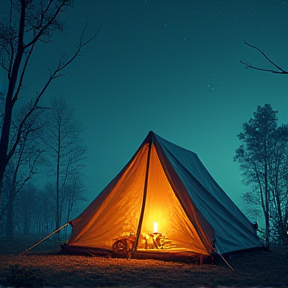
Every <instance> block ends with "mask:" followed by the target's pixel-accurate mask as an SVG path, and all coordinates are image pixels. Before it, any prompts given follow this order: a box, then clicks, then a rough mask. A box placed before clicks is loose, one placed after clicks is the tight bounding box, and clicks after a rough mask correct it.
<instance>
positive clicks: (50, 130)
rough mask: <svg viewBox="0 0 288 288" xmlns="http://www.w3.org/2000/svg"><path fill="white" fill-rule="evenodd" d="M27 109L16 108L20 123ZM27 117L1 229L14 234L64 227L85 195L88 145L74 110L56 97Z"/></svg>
mask: <svg viewBox="0 0 288 288" xmlns="http://www.w3.org/2000/svg"><path fill="white" fill-rule="evenodd" d="M28 106H29V105H28ZM27 109H29V107H25V108H24V111H23V109H21V110H20V114H19V115H17V114H16V115H17V116H18V117H15V118H16V119H15V125H16V127H17V119H18V118H19V119H21V115H22V113H25V111H26V110H27ZM25 123H26V125H25V129H23V133H22V134H21V139H20V142H19V145H18V148H17V149H16V150H15V153H14V154H13V156H12V158H11V160H10V161H9V164H8V165H7V168H6V171H5V177H4V182H3V188H4V189H3V194H2V207H1V210H0V220H1V223H2V231H1V234H2V235H3V234H4V235H6V237H9V238H13V237H14V234H15V233H16V234H23V235H29V234H40V235H43V233H47V232H48V231H51V230H54V229H55V227H56V228H59V227H60V225H61V224H63V222H65V223H66V222H67V221H68V220H71V219H70V217H71V216H72V215H71V214H72V213H73V212H74V210H75V205H76V204H77V202H78V201H85V196H84V195H85V193H84V192H85V187H84V184H83V175H82V169H83V168H84V167H85V157H86V152H87V151H86V149H85V148H84V146H83V139H82V138H81V132H82V127H81V124H80V122H79V121H78V120H77V119H76V117H75V114H74V111H73V110H71V109H70V108H69V107H68V106H67V104H66V102H65V101H64V100H63V99H56V98H55V99H54V100H53V101H51V107H50V108H39V109H36V110H35V111H34V113H32V114H31V116H30V117H29V119H28V120H27V121H26V122H25ZM11 131H13V129H12V130H11ZM12 135H13V134H12ZM12 139H13V137H12ZM12 141H13V140H12ZM76 208H77V207H76Z"/></svg>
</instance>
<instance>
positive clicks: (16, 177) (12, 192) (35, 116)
mask: <svg viewBox="0 0 288 288" xmlns="http://www.w3.org/2000/svg"><path fill="white" fill-rule="evenodd" d="M29 109H30V105H26V106H25V107H23V108H22V109H21V111H20V113H19V114H18V115H17V117H16V119H15V121H13V124H12V126H13V129H12V131H16V133H17V131H18V126H19V123H21V119H22V117H23V115H25V114H26V112H27V110H29ZM43 112H44V110H43V109H42V108H39V109H35V110H34V111H33V113H32V114H30V116H29V117H28V119H27V120H26V122H25V125H23V127H22V131H21V136H20V141H19V144H18V146H17V149H16V150H15V152H14V154H13V157H12V158H11V160H10V162H9V164H8V166H7V169H6V172H5V183H6V185H5V186H6V188H7V189H6V191H7V193H8V201H7V203H6V205H5V206H4V209H3V210H2V211H1V215H0V220H1V218H2V217H3V215H4V213H5V212H6V211H7V217H6V237H9V238H13V236H14V235H13V227H14V225H13V211H14V201H15V197H16V196H17V194H18V193H19V192H20V191H21V190H22V188H23V187H24V185H25V184H26V183H27V182H28V181H29V180H30V179H31V177H32V176H33V174H34V173H35V168H36V165H37V164H38V162H39V160H40V159H41V158H40V157H41V154H42V153H43V152H44V150H43V149H41V148H40V146H39V141H37V140H38V138H39V133H40V132H41V128H42V127H41V122H40V120H39V117H40V116H41V114H42V113H43ZM14 136H15V135H14ZM16 137H17V136H16ZM12 139H13V138H12Z"/></svg>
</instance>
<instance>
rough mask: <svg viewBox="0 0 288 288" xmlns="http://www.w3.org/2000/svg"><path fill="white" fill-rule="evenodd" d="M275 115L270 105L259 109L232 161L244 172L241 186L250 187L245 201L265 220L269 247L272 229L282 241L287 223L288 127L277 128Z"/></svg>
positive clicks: (266, 240) (244, 127)
mask: <svg viewBox="0 0 288 288" xmlns="http://www.w3.org/2000/svg"><path fill="white" fill-rule="evenodd" d="M276 114H277V111H274V110H273V109H272V107H271V106H270V105H269V104H265V105H264V106H263V107H261V106H258V108H257V111H256V112H255V113H254V118H251V119H250V120H249V121H248V122H247V123H244V124H243V132H241V133H240V134H239V135H238V138H239V140H240V141H241V142H242V144H241V145H240V147H239V148H238V149H237V150H236V155H235V157H234V160H235V161H238V162H239V164H240V169H241V170H242V171H243V174H242V175H243V182H244V183H245V184H246V185H248V186H249V187H251V192H249V193H246V195H245V198H246V200H248V202H249V203H250V204H252V205H255V204H256V206H257V203H258V205H260V207H261V209H262V211H263V214H264V219H265V245H266V246H269V243H270V236H271V227H270V224H272V225H273V227H276V226H277V231H278V234H279V237H280V238H281V239H282V240H283V239H284V238H285V234H286V230H285V229H286V228H285V227H286V223H287V216H288V214H287V208H288V203H287V196H288V195H287V187H288V179H287V163H288V146H287V143H288V125H282V126H279V127H277V120H278V119H277V117H276Z"/></svg>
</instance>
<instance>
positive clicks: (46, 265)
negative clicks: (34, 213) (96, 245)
mask: <svg viewBox="0 0 288 288" xmlns="http://www.w3.org/2000/svg"><path fill="white" fill-rule="evenodd" d="M35 242H36V241H35V240H34V241H33V240H31V239H30V240H29V241H28V240H25V241H24V240H19V239H18V240H14V241H7V240H5V239H0V288H2V287H35V288H36V287H37V288H40V287H65V288H71V287H73V288H75V287H79V288H81V287H83V288H84V287H198V288H200V287H201V288H202V287H205V288H206V287H207V288H208V287H217V288H220V287H221V288H226V287H253V288H256V287H288V247H287V246H286V247H277V246H275V247H271V249H270V250H272V251H264V250H260V251H259V250H258V251H249V252H243V253H239V254H236V255H233V256H231V257H230V258H229V259H227V260H228V262H229V264H230V265H231V266H232V267H233V269H234V271H232V269H230V268H229V267H228V266H227V265H226V264H225V263H224V261H221V262H220V264H218V265H210V264H203V265H199V264H197V263H195V262H193V261H190V263H187V262H186V263H185V262H171V261H170V262H169V261H159V260H139V259H130V260H127V259H117V258H104V257H91V256H71V255H63V254H58V253H57V252H58V251H59V246H58V245H57V244H54V243H53V242H50V241H48V240H47V241H45V242H43V243H42V244H40V245H39V246H37V247H36V248H34V249H32V250H31V251H30V252H29V253H26V254H22V255H19V252H22V251H23V250H25V249H27V248H29V247H30V246H32V245H33V244H34V243H35Z"/></svg>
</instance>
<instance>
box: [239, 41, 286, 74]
mask: <svg viewBox="0 0 288 288" xmlns="http://www.w3.org/2000/svg"><path fill="white" fill-rule="evenodd" d="M244 43H245V44H246V45H247V46H249V47H251V48H253V49H255V50H257V51H258V52H259V53H260V54H261V55H262V56H263V57H264V58H265V59H266V61H267V62H269V63H270V64H272V67H274V68H271V69H269V68H261V67H258V66H255V65H253V64H250V63H249V62H247V61H242V60H240V63H242V64H244V65H245V66H246V68H251V69H255V70H260V71H264V72H270V73H274V74H282V75H288V71H287V70H284V69H283V68H282V67H281V66H279V65H278V64H276V63H275V62H274V61H272V60H271V58H269V57H268V56H267V55H266V53H265V52H264V51H263V50H261V49H260V48H258V47H256V46H254V45H252V44H250V43H248V42H246V41H245V40H244Z"/></svg>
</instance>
